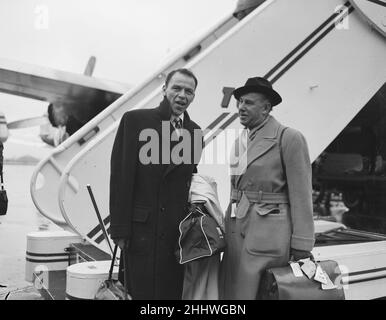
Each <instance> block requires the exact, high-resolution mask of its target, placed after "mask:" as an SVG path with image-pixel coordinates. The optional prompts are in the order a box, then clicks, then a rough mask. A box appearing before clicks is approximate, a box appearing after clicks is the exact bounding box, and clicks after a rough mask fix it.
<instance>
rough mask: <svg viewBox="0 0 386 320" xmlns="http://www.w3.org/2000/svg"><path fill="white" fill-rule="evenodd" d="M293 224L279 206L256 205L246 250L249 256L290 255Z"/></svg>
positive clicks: (251, 218) (251, 214) (247, 235)
mask: <svg viewBox="0 0 386 320" xmlns="http://www.w3.org/2000/svg"><path fill="white" fill-rule="evenodd" d="M290 237H291V222H290V219H289V216H288V214H287V213H286V211H285V210H283V211H282V210H280V208H279V207H278V206H276V205H275V206H273V207H271V208H270V206H267V207H259V205H257V204H256V205H254V206H253V207H252V208H251V210H250V214H249V222H248V226H247V232H246V235H245V249H246V251H247V252H248V253H249V254H252V255H262V256H272V257H279V256H284V255H287V254H288V251H289V246H290Z"/></svg>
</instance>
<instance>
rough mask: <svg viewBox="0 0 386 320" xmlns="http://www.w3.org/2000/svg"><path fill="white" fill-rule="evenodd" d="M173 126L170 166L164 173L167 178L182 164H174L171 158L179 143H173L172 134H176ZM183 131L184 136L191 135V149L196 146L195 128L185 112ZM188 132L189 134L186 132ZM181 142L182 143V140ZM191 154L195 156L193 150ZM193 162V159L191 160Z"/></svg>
mask: <svg viewBox="0 0 386 320" xmlns="http://www.w3.org/2000/svg"><path fill="white" fill-rule="evenodd" d="M170 126H171V132H170V133H171V134H170V137H169V139H170V164H169V165H168V166H167V168H166V170H165V172H164V177H166V176H167V175H169V174H170V173H171V172H172V171H173V170H174V169H176V168H177V167H178V166H180V165H181V164H182V163H181V164H175V163H173V161H172V159H171V156H172V150H173V147H175V146H176V145H177V144H178V143H179V141H171V135H172V133H173V132H174V130H175V129H174V126H173V125H172V124H170ZM182 127H183V129H185V130H183V135H184V134H188V135H190V142H191V147H192V146H194V134H193V133H194V132H193V131H194V130H193V127H192V125H191V122H190V117H189V115H188V113H187V112H186V111H185V112H184V122H183V125H182ZM186 131H187V132H186ZM163 139H167V137H163ZM180 142H181V139H180ZM191 152H192V156H193V149H191ZM191 160H192V161H193V159H191Z"/></svg>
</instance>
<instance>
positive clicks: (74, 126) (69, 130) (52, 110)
mask: <svg viewBox="0 0 386 320" xmlns="http://www.w3.org/2000/svg"><path fill="white" fill-rule="evenodd" d="M47 118H48V122H47V123H46V124H44V125H41V126H40V138H41V139H42V140H43V141H44V142H45V143H47V144H49V145H51V146H54V147H56V146H58V145H59V144H61V143H62V142H63V141H64V140H66V139H67V138H68V137H69V136H71V135H72V134H73V133H75V132H76V131H77V130H79V129H80V128H81V127H82V125H83V124H82V123H81V122H80V121H78V120H77V119H75V118H74V117H73V116H72V115H71V114H68V112H67V111H66V109H65V107H64V106H63V105H61V104H53V103H50V104H49V105H48V108H47Z"/></svg>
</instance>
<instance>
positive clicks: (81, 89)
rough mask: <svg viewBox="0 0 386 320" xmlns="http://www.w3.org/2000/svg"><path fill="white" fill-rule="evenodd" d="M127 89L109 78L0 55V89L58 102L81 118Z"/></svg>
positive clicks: (81, 119) (91, 113)
mask: <svg viewBox="0 0 386 320" xmlns="http://www.w3.org/2000/svg"><path fill="white" fill-rule="evenodd" d="M129 89H130V87H129V86H128V85H125V84H121V83H117V82H113V81H109V80H102V79H96V78H93V77H90V76H87V75H81V74H75V73H71V72H65V71H60V70H55V69H51V68H46V67H40V66H34V65H30V64H26V63H21V62H16V61H12V60H7V59H0V92H4V93H8V94H13V95H18V96H22V97H28V98H32V99H37V100H41V101H47V102H50V103H54V104H55V103H60V104H62V105H64V106H65V108H66V110H68V112H70V113H72V114H73V115H74V116H75V117H76V118H77V119H78V120H79V121H81V122H87V121H88V120H90V118H92V117H94V116H95V115H96V114H98V113H99V112H100V111H102V110H103V109H104V108H106V107H107V106H108V105H110V104H111V103H112V102H113V101H115V100H116V99H118V98H119V97H120V96H121V95H122V94H124V93H125V92H127V91H128V90H129Z"/></svg>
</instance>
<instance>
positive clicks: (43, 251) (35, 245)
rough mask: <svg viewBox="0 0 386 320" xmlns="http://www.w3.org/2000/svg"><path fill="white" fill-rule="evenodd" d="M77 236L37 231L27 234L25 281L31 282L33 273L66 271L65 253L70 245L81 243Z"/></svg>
mask: <svg viewBox="0 0 386 320" xmlns="http://www.w3.org/2000/svg"><path fill="white" fill-rule="evenodd" d="M82 241H83V240H82V237H81V236H79V235H78V234H75V233H72V232H69V231H65V230H58V231H37V232H30V233H28V234H27V250H26V265H25V279H26V281H30V282H32V281H33V279H34V277H33V273H34V272H35V271H36V272H38V273H39V274H40V273H41V272H42V271H54V270H55V271H57V270H66V268H67V266H68V264H69V255H68V253H67V252H66V251H65V249H66V248H68V247H69V246H70V244H71V243H79V242H82Z"/></svg>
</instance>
